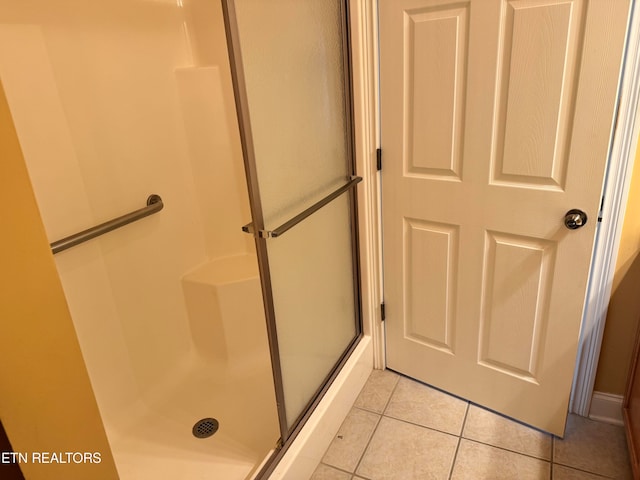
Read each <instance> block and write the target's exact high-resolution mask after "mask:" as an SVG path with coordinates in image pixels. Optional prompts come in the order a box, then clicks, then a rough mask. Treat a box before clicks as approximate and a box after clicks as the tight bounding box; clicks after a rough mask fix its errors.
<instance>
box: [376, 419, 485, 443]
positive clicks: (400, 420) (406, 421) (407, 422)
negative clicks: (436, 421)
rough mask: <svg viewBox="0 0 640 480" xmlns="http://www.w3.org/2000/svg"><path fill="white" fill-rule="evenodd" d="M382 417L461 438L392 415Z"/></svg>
mask: <svg viewBox="0 0 640 480" xmlns="http://www.w3.org/2000/svg"><path fill="white" fill-rule="evenodd" d="M382 416H383V417H386V418H390V419H391V420H396V421H398V422H402V423H406V424H407V425H413V426H414V427H420V428H424V429H427V430H431V431H433V432H438V433H444V434H445V435H449V436H450V437H460V436H461V435H460V434H458V433H451V432H447V431H445V430H439V429H437V428H434V427H427V426H426V425H421V424H420V423H413V422H410V421H409V420H404V419H402V418H396V417H392V416H390V415H382ZM480 443H482V442H480Z"/></svg>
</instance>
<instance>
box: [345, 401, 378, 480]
mask: <svg viewBox="0 0 640 480" xmlns="http://www.w3.org/2000/svg"><path fill="white" fill-rule="evenodd" d="M354 408H356V407H354ZM381 420H382V415H380V414H378V422H377V423H376V426H375V427H374V428H373V432H371V436H370V437H369V440H367V444H366V445H365V446H364V449H363V450H362V454H361V455H360V458H359V459H358V462H357V463H356V466H355V467H354V469H353V472H351V475H353V476H355V475H356V472H357V471H358V468H359V467H360V464H361V463H362V459H363V458H364V456H365V454H366V453H367V450H368V449H369V445H370V444H371V440H373V437H374V436H375V434H376V432H377V431H378V426H380V421H381Z"/></svg>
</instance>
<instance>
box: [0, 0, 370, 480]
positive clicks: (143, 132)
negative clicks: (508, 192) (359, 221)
mask: <svg viewBox="0 0 640 480" xmlns="http://www.w3.org/2000/svg"><path fill="white" fill-rule="evenodd" d="M225 5H226V6H227V7H229V6H230V7H231V8H230V10H232V11H233V12H235V14H236V16H234V17H233V18H231V17H228V18H227V22H228V24H229V26H230V28H229V33H230V34H232V35H235V40H234V43H233V45H231V51H232V52H233V66H234V69H233V72H234V81H232V73H231V72H232V70H231V68H230V64H229V54H228V50H227V39H226V33H225V32H226V31H225V25H224V19H223V9H222V5H221V4H220V3H219V1H218V0H95V1H92V2H76V1H75V0H26V1H24V2H5V3H4V4H3V5H2V6H0V78H1V80H2V83H3V86H4V89H5V92H6V95H7V99H8V102H9V106H10V109H11V113H12V116H13V120H14V123H15V126H16V130H17V133H18V137H19V140H20V144H21V147H22V150H23V154H24V157H25V161H26V163H27V166H28V169H29V175H30V177H31V181H32V185H33V189H34V192H35V195H36V199H37V201H38V205H39V208H40V212H41V216H42V219H43V223H44V226H45V229H46V231H47V235H48V237H49V240H50V242H51V243H52V244H53V243H55V242H56V241H59V240H60V239H63V238H65V237H68V236H69V235H73V234H75V233H76V232H79V231H83V230H85V229H87V228H88V227H92V226H94V225H99V224H102V223H103V222H107V221H109V220H111V219H114V218H118V217H120V216H122V215H125V214H128V213H129V212H132V211H136V210H143V211H144V212H137V214H136V215H134V217H138V216H142V214H143V213H144V215H146V214H147V213H152V214H151V215H149V216H144V218H140V219H136V220H135V221H132V223H127V224H126V225H125V226H122V227H121V228H117V229H115V230H112V231H109V232H108V233H105V234H104V235H101V236H98V237H95V238H92V239H90V240H88V241H86V242H84V243H80V244H77V245H75V246H73V247H71V248H68V249H65V250H63V251H59V252H58V251H57V250H58V249H57V248H56V251H57V253H56V254H55V261H56V264H57V268H58V272H59V275H60V278H61V281H62V284H63V287H64V291H65V295H66V297H67V302H68V305H69V309H70V311H71V314H72V317H73V321H74V325H75V328H76V333H77V335H78V339H79V342H80V346H81V349H82V353H83V356H84V360H85V363H86V366H87V370H88V372H89V376H90V379H91V383H92V387H93V390H94V393H95V396H96V400H97V403H98V406H99V408H100V413H101V415H102V419H103V422H104V425H105V429H106V431H107V435H108V439H109V443H110V445H111V448H112V451H113V455H114V458H115V461H116V465H117V468H118V473H119V475H120V478H121V479H122V480H129V479H136V480H138V479H141V480H144V479H163V478H171V479H181V478H184V479H193V478H203V479H207V478H212V479H214V478H225V479H229V480H234V479H238V480H240V479H245V478H250V477H252V476H253V475H255V474H256V473H257V472H258V471H259V470H260V468H261V463H262V462H263V461H264V460H265V458H267V457H269V455H271V453H272V452H273V451H274V449H276V450H277V449H278V446H279V445H282V442H286V441H287V439H290V438H291V437H292V436H293V434H294V433H295V431H296V428H298V425H299V424H300V420H302V419H304V417H305V415H307V414H308V412H310V410H311V409H312V408H313V405H314V401H316V399H317V397H318V394H319V393H321V391H322V390H323V388H324V387H323V386H324V385H325V384H326V381H327V380H328V379H330V377H331V376H332V375H333V374H335V372H336V369H337V368H338V367H339V364H340V362H341V361H342V360H343V359H344V358H345V357H346V356H347V355H348V352H349V348H351V347H352V346H353V345H354V344H355V343H356V342H357V339H358V336H359V332H360V327H359V298H358V281H357V277H358V268H357V252H356V250H355V247H356V245H357V238H356V231H355V221H356V217H355V197H354V186H355V184H356V183H357V181H358V180H357V178H355V177H353V173H354V171H353V161H352V153H351V149H352V147H351V132H350V101H349V88H348V85H349V80H348V78H349V75H348V53H347V52H348V50H347V49H346V48H345V47H346V44H347V38H346V31H345V29H344V28H345V25H346V23H345V14H344V5H343V4H342V2H341V1H337V0H336V1H324V0H323V1H322V2H319V1H305V2H294V1H288V2H282V1H278V2H258V1H253V2H249V1H246V2H245V1H243V2H240V1H237V2H236V4H235V5H231V4H226V3H225ZM228 11H229V10H227V12H228ZM321 14H324V15H325V16H326V18H327V19H328V20H327V21H325V22H324V23H321V21H320V20H319V18H320V15H321ZM287 15H288V16H287ZM230 18H231V20H230ZM294 18H295V19H296V21H293V19H294ZM260 19H262V20H263V21H262V22H260ZM229 22H231V23H233V25H232V24H231V23H229ZM305 23H306V24H307V26H306V27H305V26H304V24H305ZM294 38H296V39H298V40H295V41H294ZM294 46H295V48H292V47H294ZM305 52H306V53H305ZM305 55H307V57H306V60H305V59H304V56H305ZM287 61H288V62H289V63H287ZM234 86H235V89H236V90H235V94H237V101H238V106H239V107H240V108H241V112H240V119H241V122H240V127H239V126H238V116H237V114H236V103H235V100H236V96H235V95H234ZM241 136H242V140H243V141H242V142H241ZM243 150H244V161H245V165H246V167H247V168H246V172H245V169H244V168H243ZM269 162H276V163H269ZM278 162H279V163H278ZM247 179H248V184H249V187H250V188H249V191H248V192H247ZM285 187H286V188H285ZM332 193H333V195H330V194H332ZM152 194H155V195H158V196H159V197H161V202H162V203H161V204H159V203H158V202H159V199H157V198H155V197H153V198H154V199H153V200H151V201H150V203H151V205H149V207H145V202H146V201H147V198H148V197H150V196H151V195H152ZM327 195H329V197H327ZM249 197H251V206H250V202H249ZM154 205H155V206H154ZM158 205H161V206H162V209H160V208H159V207H158ZM147 208H148V210H147ZM152 211H153V212H152ZM310 211H314V212H315V213H313V215H310V216H308V215H307V214H308V213H309V212H310ZM154 212H155V213H154ZM300 213H303V215H300ZM302 217H305V218H304V220H301V218H302ZM290 218H293V219H294V220H295V222H293V223H295V224H296V225H295V226H292V224H291V223H290V222H289V220H290ZM129 220H134V219H129ZM299 220H300V221H299ZM298 221H299V222H298ZM247 224H249V225H250V226H248V227H246V230H252V231H253V232H254V234H255V235H256V236H257V238H256V240H255V243H254V239H253V238H252V237H251V235H248V234H247V233H244V232H242V230H241V227H242V226H243V225H247ZM283 230H284V231H286V233H284V234H283V235H282V238H280V233H282V231H283ZM267 237H269V238H267ZM256 245H257V248H258V250H257V253H256ZM263 294H264V295H263ZM265 307H266V308H265ZM265 312H266V314H265ZM267 325H268V326H269V328H267ZM274 372H275V377H274ZM274 385H275V387H274ZM198 437H205V438H198Z"/></svg>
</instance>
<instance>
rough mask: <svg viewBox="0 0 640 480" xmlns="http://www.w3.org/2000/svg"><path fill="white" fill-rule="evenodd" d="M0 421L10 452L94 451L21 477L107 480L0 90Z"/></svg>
mask: <svg viewBox="0 0 640 480" xmlns="http://www.w3.org/2000/svg"><path fill="white" fill-rule="evenodd" d="M0 158H2V161H0V218H2V222H3V226H2V237H0V265H2V270H1V273H0V292H1V293H0V295H1V299H2V301H0V319H1V321H2V333H1V334H0V365H2V371H3V373H2V375H0V418H2V422H3V424H4V426H5V428H6V430H7V433H8V436H9V439H10V440H11V443H12V445H13V448H14V450H15V451H16V452H28V453H29V454H31V453H32V452H100V454H101V459H102V461H101V463H100V464H79V465H76V464H34V463H31V462H29V463H27V464H23V465H22V470H23V472H24V474H25V476H26V478H27V479H28V480H39V479H42V480H57V479H60V480H62V479H64V480H75V479H78V480H80V479H85V478H91V479H93V480H100V479H105V480H113V479H115V478H117V473H116V470H115V465H114V463H113V458H112V456H111V451H110V449H109V445H108V443H107V439H106V436H105V432H104V428H103V426H102V422H101V419H100V415H99V413H98V408H97V405H96V401H95V398H94V395H93V391H92V389H91V385H90V383H89V378H88V376H87V371H86V368H85V366H84V362H83V360H82V355H81V353H80V348H79V345H78V341H77V338H76V334H75V331H74V327H73V323H72V321H71V317H70V315H69V312H68V309H67V305H66V302H65V298H64V294H63V292H62V287H61V285H60V281H59V279H58V275H57V272H56V268H55V265H54V262H53V257H52V256H51V251H50V249H49V246H48V242H47V238H46V236H45V232H44V229H43V226H42V222H41V219H40V215H39V212H38V208H37V206H36V202H35V199H34V195H33V191H32V188H31V184H30V182H29V177H28V175H27V170H26V166H25V164H24V160H23V158H22V153H21V151H20V147H19V144H18V141H17V138H16V133H15V129H14V126H13V122H12V119H11V116H10V113H9V109H8V106H7V103H6V99H5V96H4V90H3V89H2V86H1V85H0Z"/></svg>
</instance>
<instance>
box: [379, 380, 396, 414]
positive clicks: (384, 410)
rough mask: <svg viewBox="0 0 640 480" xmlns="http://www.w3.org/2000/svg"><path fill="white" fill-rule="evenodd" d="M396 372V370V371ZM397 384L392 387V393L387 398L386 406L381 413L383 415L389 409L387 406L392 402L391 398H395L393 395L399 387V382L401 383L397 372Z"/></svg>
mask: <svg viewBox="0 0 640 480" xmlns="http://www.w3.org/2000/svg"><path fill="white" fill-rule="evenodd" d="M394 373H395V372H394ZM396 376H397V377H396V384H395V385H394V386H393V388H392V389H391V394H390V395H389V398H387V401H386V403H385V404H384V407H382V412H381V413H380V414H381V415H384V412H386V411H387V408H389V404H390V403H391V399H392V398H393V395H394V394H395V393H396V390H397V389H398V384H399V383H400V378H401V377H400V375H397V374H396Z"/></svg>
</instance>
